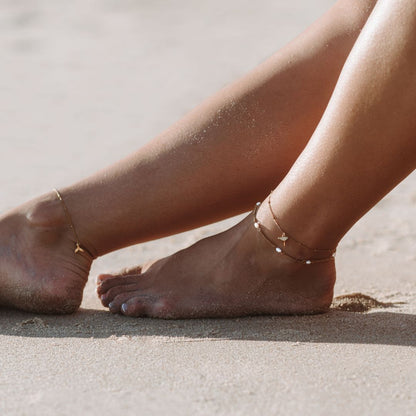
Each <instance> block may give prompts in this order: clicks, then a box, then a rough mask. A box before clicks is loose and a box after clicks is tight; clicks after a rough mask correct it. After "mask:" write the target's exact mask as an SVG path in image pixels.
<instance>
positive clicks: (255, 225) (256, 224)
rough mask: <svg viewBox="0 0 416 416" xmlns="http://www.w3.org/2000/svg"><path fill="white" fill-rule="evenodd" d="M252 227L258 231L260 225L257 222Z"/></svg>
mask: <svg viewBox="0 0 416 416" xmlns="http://www.w3.org/2000/svg"><path fill="white" fill-rule="evenodd" d="M254 227H255V228H257V229H258V230H260V224H259V223H258V222H255V223H254Z"/></svg>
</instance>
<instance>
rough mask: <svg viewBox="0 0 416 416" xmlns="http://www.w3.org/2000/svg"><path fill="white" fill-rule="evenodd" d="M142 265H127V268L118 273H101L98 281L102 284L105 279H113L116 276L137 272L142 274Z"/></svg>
mask: <svg viewBox="0 0 416 416" xmlns="http://www.w3.org/2000/svg"><path fill="white" fill-rule="evenodd" d="M142 269H143V267H142V265H140V266H134V267H126V268H125V269H123V270H121V271H119V272H117V273H101V274H99V275H98V276H97V279H96V283H97V285H100V284H101V283H102V282H103V281H104V280H107V279H113V278H115V277H125V276H131V275H135V274H140V273H141V272H142Z"/></svg>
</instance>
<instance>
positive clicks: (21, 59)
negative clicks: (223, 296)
mask: <svg viewBox="0 0 416 416" xmlns="http://www.w3.org/2000/svg"><path fill="white" fill-rule="evenodd" d="M332 3H333V1H330V0H316V1H313V2H311V1H306V0H303V1H302V0H292V1H290V2H284V1H278V0H259V1H257V2H252V1H245V0H240V1H237V0H227V1H226V2H223V1H219V0H211V1H198V2H190V1H185V0H176V1H174V2H166V1H162V0H153V1H152V2H145V1H139V0H137V1H133V0H124V1H117V0H106V1H98V0H95V1H94V0H93V1H88V2H87V1H82V0H73V1H71V2H54V1H52V0H39V1H36V2H30V1H15V0H13V1H11V0H9V1H5V0H3V1H1V2H0V29H1V33H2V36H1V37H0V58H1V59H0V62H1V77H0V91H1V94H0V118H1V132H0V143H1V159H0V160H1V163H0V212H3V211H5V210H6V209H8V208H10V207H13V206H15V205H17V204H19V203H21V202H22V201H24V200H27V199H28V198H31V197H33V196H36V195H38V194H39V193H42V192H47V191H49V190H50V189H51V188H53V187H60V186H63V185H66V184H69V183H71V182H73V181H75V180H77V179H80V178H82V177H83V176H85V175H88V174H90V173H92V172H94V171H95V170H97V169H99V168H102V167H104V166H106V165H107V164H108V163H110V162H113V161H114V160H116V159H119V158H121V157H122V156H125V155H127V154H128V153H130V152H132V151H134V150H135V149H136V148H138V147H139V146H140V145H141V144H143V143H145V142H147V141H148V140H149V139H150V138H152V137H153V136H154V135H156V134H157V133H159V132H160V131H161V130H163V129H164V128H166V127H168V126H169V125H170V123H172V122H173V121H175V120H176V119H178V118H179V117H181V116H182V115H183V114H185V113H186V112H187V111H189V110H190V109H191V108H192V107H193V106H195V105H196V104H197V103H199V102H200V101H201V100H202V99H203V98H205V97H207V96H209V95H210V94H212V93H213V92H215V91H216V90H217V89H218V88H220V87H222V86H223V85H225V84H227V83H228V82H230V81H232V80H233V79H235V78H236V77H238V76H240V75H242V74H244V73H245V72H246V71H248V70H249V69H251V68H252V67H254V66H255V65H256V64H258V63H259V62H261V61H262V60H263V59H265V58H266V57H267V56H269V55H270V54H271V53H273V51H274V50H276V49H277V48H278V47H280V46H282V45H284V44H285V43H286V42H287V41H289V40H290V39H291V38H293V37H294V36H295V35H296V34H298V33H299V32H300V31H301V30H302V29H303V28H305V27H306V26H307V25H308V24H309V23H310V22H312V21H313V20H314V19H315V18H316V17H317V16H319V15H320V14H321V13H322V12H323V11H324V10H325V9H326V8H327V7H328V6H329V5H331V4H332ZM236 221H237V219H230V220H227V221H225V222H222V223H219V224H214V225H212V226H209V227H205V228H202V229H198V230H195V231H193V232H189V233H185V234H181V235H178V236H174V237H170V238H166V239H163V240H159V241H156V242H151V243H148V244H143V245H140V246H135V247H131V248H128V249H126V250H121V251H119V252H116V253H113V254H111V255H109V256H106V257H104V258H102V259H99V260H98V261H97V262H96V263H95V264H94V267H93V270H92V274H91V279H90V281H89V283H88V285H87V288H86V292H85V299H84V302H83V304H82V309H81V310H80V311H79V312H78V313H76V314H75V315H72V316H41V315H34V314H25V313H21V312H16V311H7V310H0V369H1V371H0V414H1V415H42V416H45V415H46V416H47V415H95V414H99V415H114V414H123V415H130V414H131V415H137V414H140V415H213V414H215V415H300V414H307V415H323V414H325V415H328V414H338V415H348V416H349V415H356V414H362V415H376V414H377V415H391V414H398V415H413V414H414V412H415V409H416V354H415V352H416V349H415V347H416V272H415V270H416V175H415V174H413V175H411V176H410V177H409V178H407V179H406V180H405V181H404V182H403V183H402V184H401V185H400V186H399V187H397V188H396V189H395V190H394V191H393V192H392V193H390V194H389V195H388V196H387V197H386V198H385V199H383V200H382V201H381V202H380V203H379V204H378V205H377V206H376V207H375V208H374V209H373V210H372V211H371V212H370V213H369V214H368V215H367V216H366V217H364V218H363V219H362V220H361V221H360V222H359V223H358V224H357V225H356V226H355V227H354V228H353V229H352V230H351V231H350V232H349V233H348V235H347V236H346V237H345V239H344V240H343V241H342V243H341V246H340V248H339V252H338V257H337V265H338V281H337V284H336V288H335V290H336V294H337V295H339V296H343V298H340V299H339V300H338V302H337V304H336V305H334V308H333V310H332V311H331V312H330V313H328V314H325V315H319V316H306V317H256V318H244V319H232V320H192V321H172V322H170V321H158V320H151V319H129V318H124V317H121V316H114V315H111V314H109V313H107V312H106V311H105V310H104V309H103V308H102V307H101V306H100V304H99V302H98V300H97V299H96V298H95V294H94V291H93V289H94V284H93V279H94V276H96V275H97V273H99V272H101V271H107V270H117V269H119V268H122V267H124V266H127V265H133V264H136V263H142V262H143V261H146V260H148V259H153V258H157V257H160V256H163V255H166V254H169V253H172V252H174V251H175V250H177V249H179V248H182V247H185V246H187V245H189V244H190V243H192V242H194V241H196V240H197V239H199V238H201V237H202V236H206V235H209V234H212V233H215V232H217V231H219V230H222V229H224V228H225V227H227V226H228V225H230V224H233V223H235V222H236ZM352 293H361V294H364V295H365V296H369V297H371V298H368V297H362V296H361V295H360V296H354V297H352V298H351V297H346V296H345V295H348V294H352ZM372 299H374V300H372ZM364 310H366V312H358V311H364Z"/></svg>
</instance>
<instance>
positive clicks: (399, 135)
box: [98, 0, 416, 317]
mask: <svg viewBox="0 0 416 416" xmlns="http://www.w3.org/2000/svg"><path fill="white" fill-rule="evenodd" d="M415 24H416V4H415V3H414V2H413V1H412V0H403V1H401V2H397V1H394V0H379V2H378V3H377V5H376V7H375V9H374V11H373V12H372V15H371V17H370V18H369V20H368V22H367V24H366V26H365V28H364V30H363V32H362V34H361V35H360V37H359V38H358V40H357V42H356V44H355V46H354V48H353V50H352V52H351V54H350V56H349V58H348V59H347V62H346V65H345V66H344V69H343V71H342V73H341V76H340V79H339V82H338V84H337V86H336V88H335V91H334V94H333V96H332V98H331V100H330V103H329V105H328V108H327V109H326V111H325V114H324V116H323V118H322V120H321V122H320V123H319V126H318V127H317V129H316V131H315V133H314V135H313V137H312V139H311V141H310V142H309V143H308V145H307V147H306V148H305V150H304V151H303V153H302V154H301V156H300V157H299V159H298V160H297V161H296V163H295V165H294V166H293V167H292V169H291V170H290V172H289V174H288V175H287V176H286V178H285V179H284V180H283V181H282V182H281V183H280V185H279V186H278V187H277V189H276V190H275V191H274V193H273V195H272V198H271V201H272V203H271V205H272V208H273V211H274V212H275V213H276V215H277V217H278V220H279V224H280V226H281V227H282V228H283V229H285V230H288V232H289V234H290V236H293V237H294V238H295V239H296V240H298V241H302V242H303V243H304V244H306V245H307V246H309V247H322V248H325V247H332V246H336V245H337V243H338V241H339V240H340V239H341V238H342V236H343V235H344V234H345V232H346V231H347V230H348V229H349V228H350V227H351V226H352V225H353V224H354V223H355V222H356V221H357V220H358V219H359V218H360V217H361V216H362V215H364V213H365V212H367V211H368V210H369V209H370V208H371V207H372V206H373V205H374V204H375V203H376V202H377V201H378V200H379V199H380V198H381V197H382V196H384V195H385V194H386V193H387V192H388V191H390V190H391V189H392V188H393V187H394V186H395V185H396V184H397V183H399V182H400V181H401V180H402V179H403V178H404V177H405V176H407V175H408V174H409V173H411V172H412V171H413V170H414V169H415V168H416V156H415V155H416V139H415V131H416V121H415V118H414V117H413V109H414V103H415V102H416V69H415V68H416V65H415V63H416V46H415V45H416V33H415V31H414V27H415ZM258 218H259V220H260V222H261V223H262V224H263V227H264V232H265V234H266V235H267V236H268V237H269V238H270V239H274V241H275V244H276V246H279V248H281V249H282V248H283V247H282V243H281V242H280V241H278V239H277V238H276V237H277V234H276V226H275V224H274V222H273V220H272V217H271V214H270V211H269V209H268V204H267V203H263V204H262V206H261V207H260V209H259V213H258ZM285 250H286V251H287V252H289V253H291V254H292V255H294V256H296V257H304V258H305V257H306V258H307V257H309V256H314V255H315V256H316V253H315V254H314V253H313V252H308V249H306V248H299V246H298V245H296V244H294V243H293V239H290V238H289V240H288V244H287V247H285ZM334 280H335V267H334V262H331V261H327V262H323V263H316V264H311V265H306V264H298V263H295V262H291V261H290V259H288V258H287V257H286V256H284V255H281V254H280V255H279V254H277V253H276V252H274V250H272V249H271V247H270V245H268V244H266V243H265V240H264V239H263V238H262V236H261V234H260V233H258V232H256V231H255V229H254V227H253V225H252V220H251V218H250V217H248V218H246V219H245V220H243V221H242V222H241V223H240V224H238V225H237V226H236V227H234V228H233V229H231V230H229V231H227V232H226V233H223V234H220V235H218V236H215V237H212V238H210V239H206V240H203V241H201V242H199V243H197V244H196V245H194V246H192V247H191V248H190V249H188V250H187V251H182V252H179V253H177V254H176V255H174V256H171V257H169V258H167V259H164V260H161V261H159V262H157V263H155V264H154V265H153V266H151V267H150V268H148V269H145V270H143V273H142V274H141V275H136V276H134V275H132V276H126V277H115V278H113V279H106V280H104V281H103V282H102V283H101V285H100V286H99V288H98V289H99V294H100V295H101V296H102V299H103V303H104V304H105V305H108V304H109V302H110V309H111V310H112V311H115V312H117V311H120V308H121V311H122V312H123V313H125V314H127V315H131V316H140V315H150V316H158V317H195V316H238V315H244V314H259V313H311V312H319V311H322V310H325V308H327V307H328V306H329V304H330V302H331V296H332V286H333V284H334Z"/></svg>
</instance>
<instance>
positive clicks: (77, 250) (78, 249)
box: [53, 188, 94, 258]
mask: <svg viewBox="0 0 416 416" xmlns="http://www.w3.org/2000/svg"><path fill="white" fill-rule="evenodd" d="M53 191H54V192H55V194H56V196H57V197H58V199H59V200H60V201H61V202H62V207H63V209H64V211H65V216H66V218H67V220H68V223H69V227H70V228H71V230H72V232H73V233H74V236H75V249H74V253H75V254H78V253H87V254H88V255H90V256H91V257H92V258H94V256H93V255H92V254H91V253H90V252H89V251H88V250H87V249H86V248H85V247H82V246H81V243H80V242H79V237H78V234H77V232H76V230H75V226H74V223H73V221H72V217H71V214H70V213H69V211H68V207H67V206H66V204H65V201H64V200H63V198H62V195H61V194H60V192H59V191H58V190H57V189H55V188H54V189H53Z"/></svg>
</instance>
